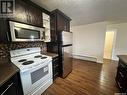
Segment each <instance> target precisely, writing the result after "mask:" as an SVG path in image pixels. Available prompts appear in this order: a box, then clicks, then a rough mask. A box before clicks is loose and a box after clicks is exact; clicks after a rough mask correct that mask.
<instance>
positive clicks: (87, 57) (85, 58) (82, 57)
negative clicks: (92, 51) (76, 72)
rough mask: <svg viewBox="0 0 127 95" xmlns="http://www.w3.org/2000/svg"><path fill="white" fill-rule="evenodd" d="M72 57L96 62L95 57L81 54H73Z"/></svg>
mask: <svg viewBox="0 0 127 95" xmlns="http://www.w3.org/2000/svg"><path fill="white" fill-rule="evenodd" d="M73 58H76V59H81V60H87V61H93V62H97V58H95V57H89V56H82V55H73Z"/></svg>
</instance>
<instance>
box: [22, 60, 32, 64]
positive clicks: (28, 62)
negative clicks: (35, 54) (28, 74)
mask: <svg viewBox="0 0 127 95" xmlns="http://www.w3.org/2000/svg"><path fill="white" fill-rule="evenodd" d="M32 63H34V61H32V60H31V61H26V62H24V63H22V65H29V64H32Z"/></svg>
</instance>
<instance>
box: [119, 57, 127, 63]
mask: <svg viewBox="0 0 127 95" xmlns="http://www.w3.org/2000/svg"><path fill="white" fill-rule="evenodd" d="M118 57H119V59H120V60H122V61H123V62H124V63H125V64H126V65H127V55H118Z"/></svg>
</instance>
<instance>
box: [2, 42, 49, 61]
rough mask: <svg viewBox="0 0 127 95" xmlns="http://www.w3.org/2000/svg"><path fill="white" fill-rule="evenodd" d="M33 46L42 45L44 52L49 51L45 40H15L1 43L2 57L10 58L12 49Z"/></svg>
mask: <svg viewBox="0 0 127 95" xmlns="http://www.w3.org/2000/svg"><path fill="white" fill-rule="evenodd" d="M31 47H41V51H42V53H43V52H46V51H47V47H46V43H44V42H13V43H10V44H0V59H2V58H9V57H10V53H9V52H10V50H15V49H21V48H31Z"/></svg>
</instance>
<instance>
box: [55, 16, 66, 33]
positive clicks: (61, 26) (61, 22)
mask: <svg viewBox="0 0 127 95" xmlns="http://www.w3.org/2000/svg"><path fill="white" fill-rule="evenodd" d="M64 28H65V22H64V17H63V16H62V15H60V14H57V30H58V31H63V30H64Z"/></svg>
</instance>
